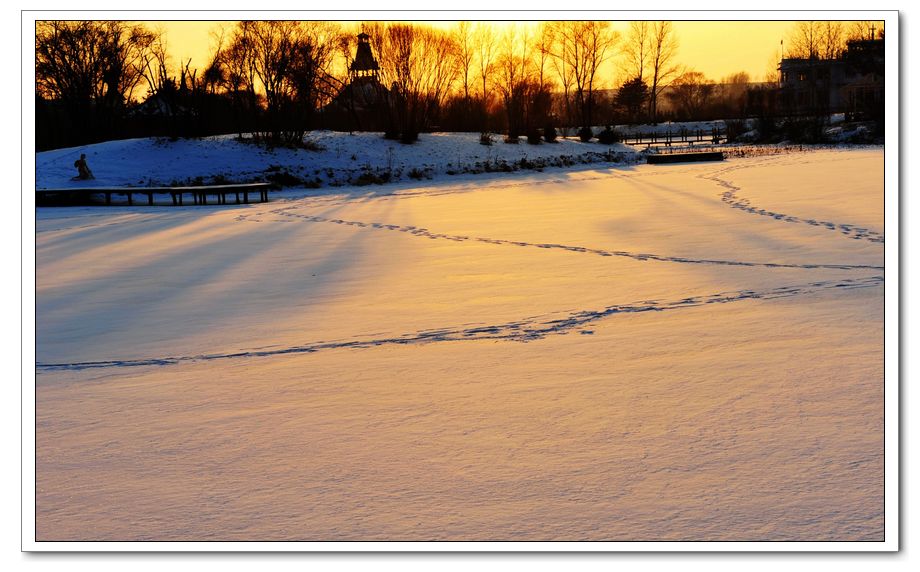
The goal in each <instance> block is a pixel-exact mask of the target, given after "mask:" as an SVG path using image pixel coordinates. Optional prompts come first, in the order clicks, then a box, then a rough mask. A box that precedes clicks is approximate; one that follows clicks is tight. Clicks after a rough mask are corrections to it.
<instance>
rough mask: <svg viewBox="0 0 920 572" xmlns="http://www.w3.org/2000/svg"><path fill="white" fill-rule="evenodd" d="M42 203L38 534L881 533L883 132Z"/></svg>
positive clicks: (594, 536)
mask: <svg viewBox="0 0 920 572" xmlns="http://www.w3.org/2000/svg"><path fill="white" fill-rule="evenodd" d="M419 185H420V186H417V187H414V188H400V189H399V190H396V191H394V192H386V189H385V188H383V189H384V190H383V191H381V189H379V188H378V189H376V192H370V193H369V192H367V191H366V189H352V190H351V191H349V190H348V189H340V190H338V191H337V192H338V193H339V194H328V193H327V194H320V195H314V196H303V197H300V198H289V199H286V200H280V201H274V202H272V203H268V204H254V205H240V206H235V205H234V206H225V207H186V208H173V207H133V208H128V207H124V208H123V207H111V208H76V207H74V208H55V209H40V210H39V211H38V214H37V236H36V249H37V267H38V270H37V290H36V296H37V323H36V326H37V348H36V351H37V361H38V366H37V386H36V391H37V410H36V416H37V427H36V432H37V434H36V438H37V452H36V454H37V459H36V462H37V464H36V477H37V483H36V486H37V505H36V510H37V515H36V525H37V539H38V540H154V539H155V540H431V539H437V540H617V541H627V540H632V541H639V540H878V541H880V540H883V537H884V521H883V514H884V511H883V509H884V507H883V492H884V491H883V461H884V458H883V453H884V446H883V405H884V404H883V389H884V379H883V314H884V313H883V287H884V258H883V252H884V225H883V205H884V192H883V152H882V150H881V149H862V150H840V151H819V152H813V153H802V154H791V155H778V156H770V157H761V158H747V159H733V160H729V161H726V162H724V163H704V164H687V165H668V166H647V165H641V166H636V167H622V168H615V169H607V168H602V169H594V170H582V171H556V172H547V173H531V174H527V175H518V176H514V177H504V178H493V179H487V178H483V179H474V180H467V181H463V182H453V183H452V182H449V181H440V182H438V181H433V182H426V183H420V184H419Z"/></svg>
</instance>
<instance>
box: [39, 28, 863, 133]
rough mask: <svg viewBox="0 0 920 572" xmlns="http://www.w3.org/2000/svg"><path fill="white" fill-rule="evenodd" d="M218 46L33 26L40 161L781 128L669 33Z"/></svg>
mask: <svg viewBox="0 0 920 572" xmlns="http://www.w3.org/2000/svg"><path fill="white" fill-rule="evenodd" d="M868 24H871V23H862V22H860V23H854V24H853V25H852V26H851V29H850V30H849V31H848V32H846V31H844V30H843V29H842V28H840V25H839V23H826V22H809V23H799V24H797V25H796V27H795V28H794V30H793V36H792V39H791V41H790V45H791V46H795V49H797V50H799V51H801V52H802V53H807V54H811V55H812V56H813V57H836V56H837V55H839V54H840V53H841V48H840V46H841V45H843V42H844V41H845V39H846V38H848V37H849V38H852V37H855V36H854V35H857V36H858V35H860V34H862V35H865V34H867V33H869V32H867V31H866V30H868V29H869V28H868V27H867V26H868ZM872 30H874V28H872ZM873 33H874V32H873ZM217 40H218V41H217V42H216V44H215V45H214V46H213V48H212V53H211V55H210V57H209V60H208V61H206V62H191V61H180V62H173V61H172V60H171V57H170V54H169V53H168V50H167V48H166V42H165V39H164V38H163V37H162V36H161V34H160V33H159V32H156V31H152V30H150V29H148V28H146V27H145V26H143V25H137V24H128V23H125V22H112V21H81V22H61V21H47V22H38V23H37V25H36V39H35V49H36V66H35V73H36V139H37V147H38V149H39V150H41V149H49V148H55V147H63V146H71V145H80V144H85V143H90V142H97V141H103V140H108V139H117V138H125V137H140V136H166V137H192V136H204V135H213V134H223V133H237V134H238V135H239V136H240V138H243V137H244V135H245V136H246V137H252V138H253V139H254V140H258V141H262V142H265V143H267V144H271V145H293V146H296V145H301V144H303V141H304V135H305V134H306V133H307V132H309V131H310V130H313V129H318V128H324V129H337V130H349V131H351V130H375V131H383V132H384V134H385V136H386V137H390V138H393V139H399V140H400V141H403V142H405V143H411V142H413V141H415V140H417V138H418V136H419V134H420V133H423V132H426V131H432V130H444V131H474V132H482V133H490V132H501V133H504V134H505V135H506V141H508V142H517V140H518V137H519V136H522V135H523V136H527V138H528V140H529V141H530V142H538V141H540V140H541V136H544V137H543V139H545V140H550V139H551V138H552V137H554V136H555V133H556V129H561V131H562V133H563V134H567V135H571V134H579V135H581V136H582V137H583V138H586V139H588V138H591V137H592V136H593V135H595V134H596V132H594V131H592V130H591V128H592V127H593V126H597V125H613V124H621V123H641V122H649V123H656V122H660V121H665V120H672V121H687V120H704V119H731V118H744V117H768V116H770V117H772V116H773V115H775V114H776V113H777V108H776V105H775V99H776V97H775V95H771V94H772V93H773V91H775V90H776V84H771V83H761V84H754V83H752V82H751V81H750V79H749V76H748V75H747V74H746V73H744V72H741V73H737V74H734V75H732V76H729V77H727V78H723V79H722V80H721V81H718V82H717V81H713V80H711V79H708V78H706V77H704V76H703V74H701V73H699V72H697V71H694V70H692V69H688V68H686V67H684V66H681V65H678V63H677V53H678V48H679V43H678V38H677V36H676V34H675V32H674V30H673V27H672V26H671V23H670V22H632V23H630V25H629V27H628V29H627V30H626V31H625V32H624V33H622V34H621V33H619V32H617V31H615V30H614V29H613V28H612V27H611V25H610V23H609V22H596V21H565V22H543V23H541V24H539V25H537V26H515V25H512V26H506V27H503V28H501V29H499V28H497V27H494V26H492V25H490V24H488V23H475V24H473V23H469V22H458V23H457V24H455V25H454V26H453V27H452V28H451V29H444V28H436V27H432V26H429V25H425V24H415V23H388V22H365V23H361V24H344V23H336V22H310V21H244V22H238V23H236V24H234V25H233V26H232V27H231V28H229V29H226V30H224V31H223V33H222V34H221V35H220V36H219V38H217ZM193 64H194V65H193ZM250 134H251V135H250ZM608 137H609V135H608ZM484 140H485V139H484Z"/></svg>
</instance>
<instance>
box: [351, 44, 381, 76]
mask: <svg viewBox="0 0 920 572" xmlns="http://www.w3.org/2000/svg"><path fill="white" fill-rule="evenodd" d="M370 39H371V37H370V36H368V35H367V34H365V33H364V32H361V33H360V34H358V48H357V49H356V50H355V59H354V60H352V62H351V65H350V66H348V73H349V75H350V77H351V81H352V82H354V81H355V80H357V79H359V78H373V79H374V80H376V79H378V77H377V76H378V72H379V71H380V66H379V65H378V64H377V59H376V58H374V53H373V52H372V51H371V43H370Z"/></svg>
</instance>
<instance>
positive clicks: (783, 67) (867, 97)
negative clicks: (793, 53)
mask: <svg viewBox="0 0 920 572" xmlns="http://www.w3.org/2000/svg"><path fill="white" fill-rule="evenodd" d="M779 73H780V85H779V106H780V110H781V111H782V112H783V113H787V114H791V115H810V114H829V113H848V114H852V115H866V114H869V115H872V114H875V113H877V112H878V109H879V107H880V106H882V105H883V104H884V99H885V97H884V96H885V40H884V38H882V39H870V40H850V41H848V42H847V47H846V50H844V52H843V54H842V55H841V56H840V57H839V58H834V59H819V58H783V60H782V61H781V62H780V64H779Z"/></svg>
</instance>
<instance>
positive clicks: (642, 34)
mask: <svg viewBox="0 0 920 572" xmlns="http://www.w3.org/2000/svg"><path fill="white" fill-rule="evenodd" d="M650 39H651V32H650V29H649V23H648V22H646V21H644V20H643V21H641V22H630V23H629V31H628V32H627V33H626V38H625V40H624V42H623V47H622V49H621V53H622V54H623V61H622V69H623V71H624V72H625V73H626V80H627V81H630V80H634V79H638V80H640V81H645V67H646V64H648V59H649V58H648V56H649V47H650V43H649V40H650Z"/></svg>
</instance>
